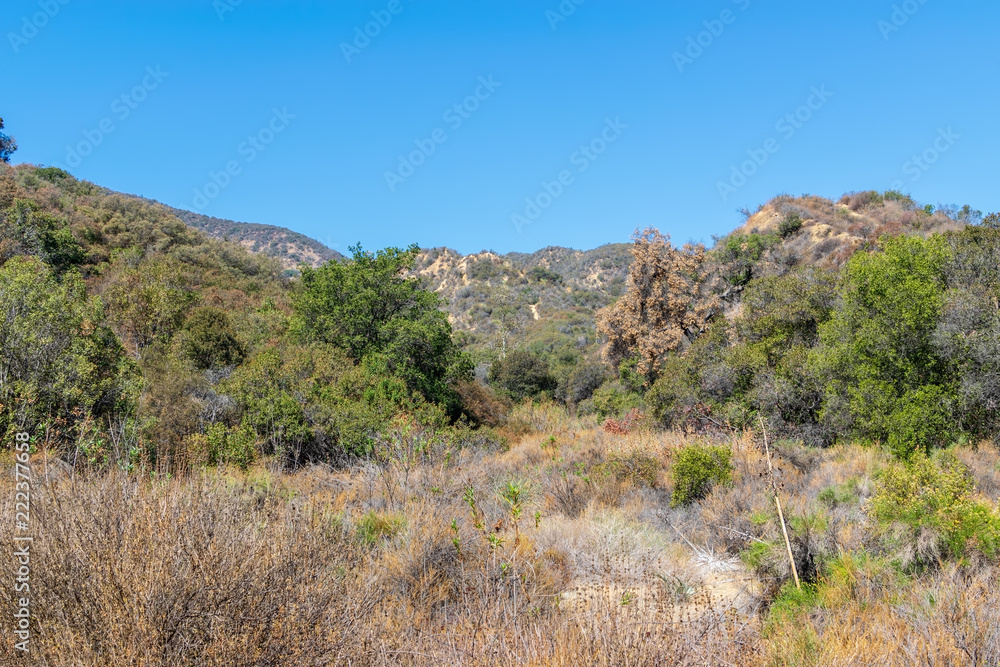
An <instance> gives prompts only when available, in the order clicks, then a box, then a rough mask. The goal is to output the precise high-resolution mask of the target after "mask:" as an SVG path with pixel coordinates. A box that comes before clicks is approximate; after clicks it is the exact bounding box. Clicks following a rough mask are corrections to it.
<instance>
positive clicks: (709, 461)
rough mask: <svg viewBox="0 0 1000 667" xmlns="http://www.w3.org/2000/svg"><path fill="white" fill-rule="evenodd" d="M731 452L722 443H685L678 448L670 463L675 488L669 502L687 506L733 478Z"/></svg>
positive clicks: (673, 504)
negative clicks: (685, 444) (716, 485)
mask: <svg viewBox="0 0 1000 667" xmlns="http://www.w3.org/2000/svg"><path fill="white" fill-rule="evenodd" d="M732 474H733V465H732V452H731V451H730V449H729V448H728V447H725V446H722V445H688V446H687V447H682V448H681V449H679V450H677V452H676V453H675V454H674V460H673V464H672V466H671V476H672V477H673V482H674V490H673V494H672V495H671V500H670V504H671V505H672V506H674V507H677V506H680V505H686V504H688V503H691V502H694V501H696V500H700V499H701V498H704V497H705V496H706V495H708V492H709V491H710V490H711V488H712V486H713V485H715V484H728V483H729V482H730V481H731V480H732Z"/></svg>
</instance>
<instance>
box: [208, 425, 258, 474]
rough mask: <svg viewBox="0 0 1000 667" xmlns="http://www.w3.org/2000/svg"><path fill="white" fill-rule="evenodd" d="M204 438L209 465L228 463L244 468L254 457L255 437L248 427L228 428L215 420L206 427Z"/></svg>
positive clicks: (255, 453)
mask: <svg viewBox="0 0 1000 667" xmlns="http://www.w3.org/2000/svg"><path fill="white" fill-rule="evenodd" d="M205 438H206V444H207V447H208V464H209V465H222V464H226V463H229V464H232V465H235V466H238V467H239V468H240V469H242V470H246V469H247V468H249V467H250V465H251V464H252V463H253V462H254V459H255V458H256V455H257V447H256V444H255V443H256V439H255V437H254V434H253V431H252V430H251V429H250V428H247V427H243V426H240V427H239V428H235V429H230V428H227V427H226V425H225V424H223V423H221V422H216V423H214V424H212V425H211V426H209V427H208V431H207V432H206V433H205Z"/></svg>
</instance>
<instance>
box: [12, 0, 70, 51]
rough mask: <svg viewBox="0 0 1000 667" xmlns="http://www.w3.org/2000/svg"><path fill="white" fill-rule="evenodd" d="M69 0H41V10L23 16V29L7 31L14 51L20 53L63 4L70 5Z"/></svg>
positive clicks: (39, 4) (39, 3) (39, 5)
mask: <svg viewBox="0 0 1000 667" xmlns="http://www.w3.org/2000/svg"><path fill="white" fill-rule="evenodd" d="M69 2H70V0H39V2H38V7H39V9H40V10H41V11H38V12H35V13H34V14H32V15H31V16H22V17H21V30H20V31H18V32H16V33H15V32H8V33H7V40H8V41H9V42H10V46H11V48H12V49H14V53H18V52H19V51H20V50H21V47H22V46H24V45H25V44H27V43H28V42H29V41H30V40H32V39H34V38H35V36H36V35H38V32H39V31H40V30H41V29H42V28H44V27H45V26H47V25H48V24H49V21H51V20H52V19H54V18H55V17H56V14H58V13H59V10H60V9H61V8H62V7H63V5H68V4H69Z"/></svg>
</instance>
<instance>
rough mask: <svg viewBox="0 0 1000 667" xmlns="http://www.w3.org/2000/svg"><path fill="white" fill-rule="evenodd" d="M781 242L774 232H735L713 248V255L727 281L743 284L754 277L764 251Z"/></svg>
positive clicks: (731, 283) (733, 283)
mask: <svg viewBox="0 0 1000 667" xmlns="http://www.w3.org/2000/svg"><path fill="white" fill-rule="evenodd" d="M782 236H785V234H783V235H782ZM780 242H781V238H780V237H779V236H776V235H774V234H755V233H751V234H739V233H734V234H730V235H729V236H727V237H726V238H724V239H722V240H721V241H720V242H719V244H718V245H716V247H715V248H713V249H712V256H713V258H714V259H715V261H717V262H718V263H719V264H720V265H721V267H722V268H721V272H722V276H723V277H724V278H725V279H726V281H727V282H728V283H729V284H730V285H734V286H742V285H746V284H747V283H748V282H750V280H751V279H752V278H753V277H754V269H755V267H756V265H757V263H758V262H759V261H760V260H761V258H762V257H763V256H764V253H765V252H766V251H767V250H769V249H770V248H772V247H774V246H775V245H777V244H779V243H780Z"/></svg>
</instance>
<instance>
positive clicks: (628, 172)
mask: <svg viewBox="0 0 1000 667" xmlns="http://www.w3.org/2000/svg"><path fill="white" fill-rule="evenodd" d="M576 2H580V4H576ZM998 24H1000V6H998V4H997V3H996V2H995V0H989V2H987V1H985V0H983V1H974V2H973V1H970V2H952V3H945V2H943V0H923V1H922V2H921V0H908V1H907V2H898V1H897V2H895V3H894V2H892V1H891V0H890V1H885V2H882V1H878V0H875V1H873V0H866V1H864V2H861V1H859V0H846V1H841V2H837V3H833V2H829V3H803V2H790V1H777V0H776V1H772V2H763V0H713V1H711V2H698V3H694V2H652V1H645V2H633V1H628V0H615V1H614V2H612V1H611V0H585V1H582V2H581V0H575V1H574V0H563V2H561V3H560V0H531V1H530V2H528V1H517V0H504V1H502V2H501V1H499V0H479V1H468V0H467V1H465V2H458V1H453V0H434V1H432V0H375V1H371V2H369V1H361V0H341V1H339V2H306V1H285V2H276V1H275V2H269V1H266V0H255V1H253V2H251V1H250V0H244V1H243V2H237V1H236V0H217V1H215V2H213V1H211V0H201V1H195V0H172V1H170V2H167V1H166V0H148V1H144V2H134V1H132V2H125V1H117V2H115V1H110V0H88V1H86V2H85V1H84V0H7V2H6V3H5V11H4V13H3V18H2V19H0V29H2V31H3V37H4V39H3V43H2V44H0V68H2V71H3V74H4V80H5V85H4V87H3V92H2V93H0V116H2V117H3V118H4V119H5V121H6V124H7V131H8V132H9V133H11V134H13V135H14V136H15V137H16V138H17V140H18V142H19V144H20V146H21V149H20V151H19V152H18V153H17V154H16V155H15V157H14V159H15V161H23V162H31V163H37V164H46V165H60V166H63V167H65V168H67V169H69V171H71V172H72V173H73V174H74V175H76V176H77V177H79V178H84V179H87V180H90V181H93V182H95V183H98V184H100V185H103V186H106V187H109V188H112V189H115V190H120V191H124V192H130V193H135V194H140V195H144V196H147V197H152V198H154V199H158V200H160V201H163V202H165V203H167V204H171V205H173V206H177V207H181V208H188V209H192V210H199V211H200V212H203V213H206V214H209V215H214V216H217V217H222V218H232V219H236V220H243V221H249V222H263V223H270V224H277V225H283V226H287V227H290V228H292V229H294V230H296V231H300V232H302V233H305V234H307V235H309V236H312V237H314V238H317V239H319V240H321V241H324V242H325V243H327V244H328V245H330V246H332V247H334V248H336V249H338V250H341V251H346V249H347V246H348V245H350V244H353V243H355V242H358V241H360V242H361V243H362V244H363V245H364V246H365V247H366V248H379V247H384V246H389V245H396V246H402V245H407V244H409V243H413V242H416V243H419V244H421V245H422V246H425V247H427V246H441V245H447V246H450V247H453V248H456V249H458V250H460V251H462V252H475V251H478V250H481V249H494V250H497V251H500V252H507V251H513V250H516V251H533V250H536V249H539V248H542V247H544V246H547V245H563V246H570V247H575V248H591V247H595V246H597V245H600V244H602V243H607V242H621V241H627V240H628V238H629V236H630V234H631V232H632V231H633V230H634V229H636V228H638V227H645V226H656V227H659V228H660V229H661V230H662V231H665V232H668V233H670V234H671V235H672V236H673V237H674V239H675V240H677V241H687V240H691V239H694V240H704V241H708V242H710V241H711V239H710V237H711V235H713V234H722V233H725V232H727V231H729V230H731V229H732V228H734V227H735V226H737V225H738V224H740V222H741V217H740V215H739V214H738V213H737V210H738V209H740V208H742V207H750V208H755V207H756V206H757V205H758V204H760V203H762V202H764V201H766V200H768V199H770V198H771V197H773V196H774V195H777V194H780V193H790V194H796V195H798V194H804V193H809V194H817V195H822V196H827V197H839V196H840V195H841V194H843V193H844V192H847V191H850V190H861V189H879V190H885V189H889V188H891V187H897V188H899V189H902V190H903V191H905V192H908V193H911V194H912V195H913V196H914V197H915V198H916V199H917V200H918V201H920V202H923V203H932V204H959V205H961V204H965V203H969V204H972V205H973V207H974V208H978V209H981V210H983V211H984V212H988V211H994V210H1000V189H998V188H997V176H998V174H1000V169H998V166H1000V165H998V161H1000V133H998V132H997V129H996V120H995V119H996V116H997V109H998V108H1000V86H998V83H1000V81H998V78H1000V48H998V45H997V40H996V35H995V29H996V26H997V25H998ZM366 29H367V32H368V33H369V34H368V35H365V34H364V33H365V30H366ZM370 35H374V36H370ZM345 45H347V46H345ZM456 105H459V106H458V108H457V109H456ZM914 158H917V159H916V160H914ZM213 176H214V181H213Z"/></svg>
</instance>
